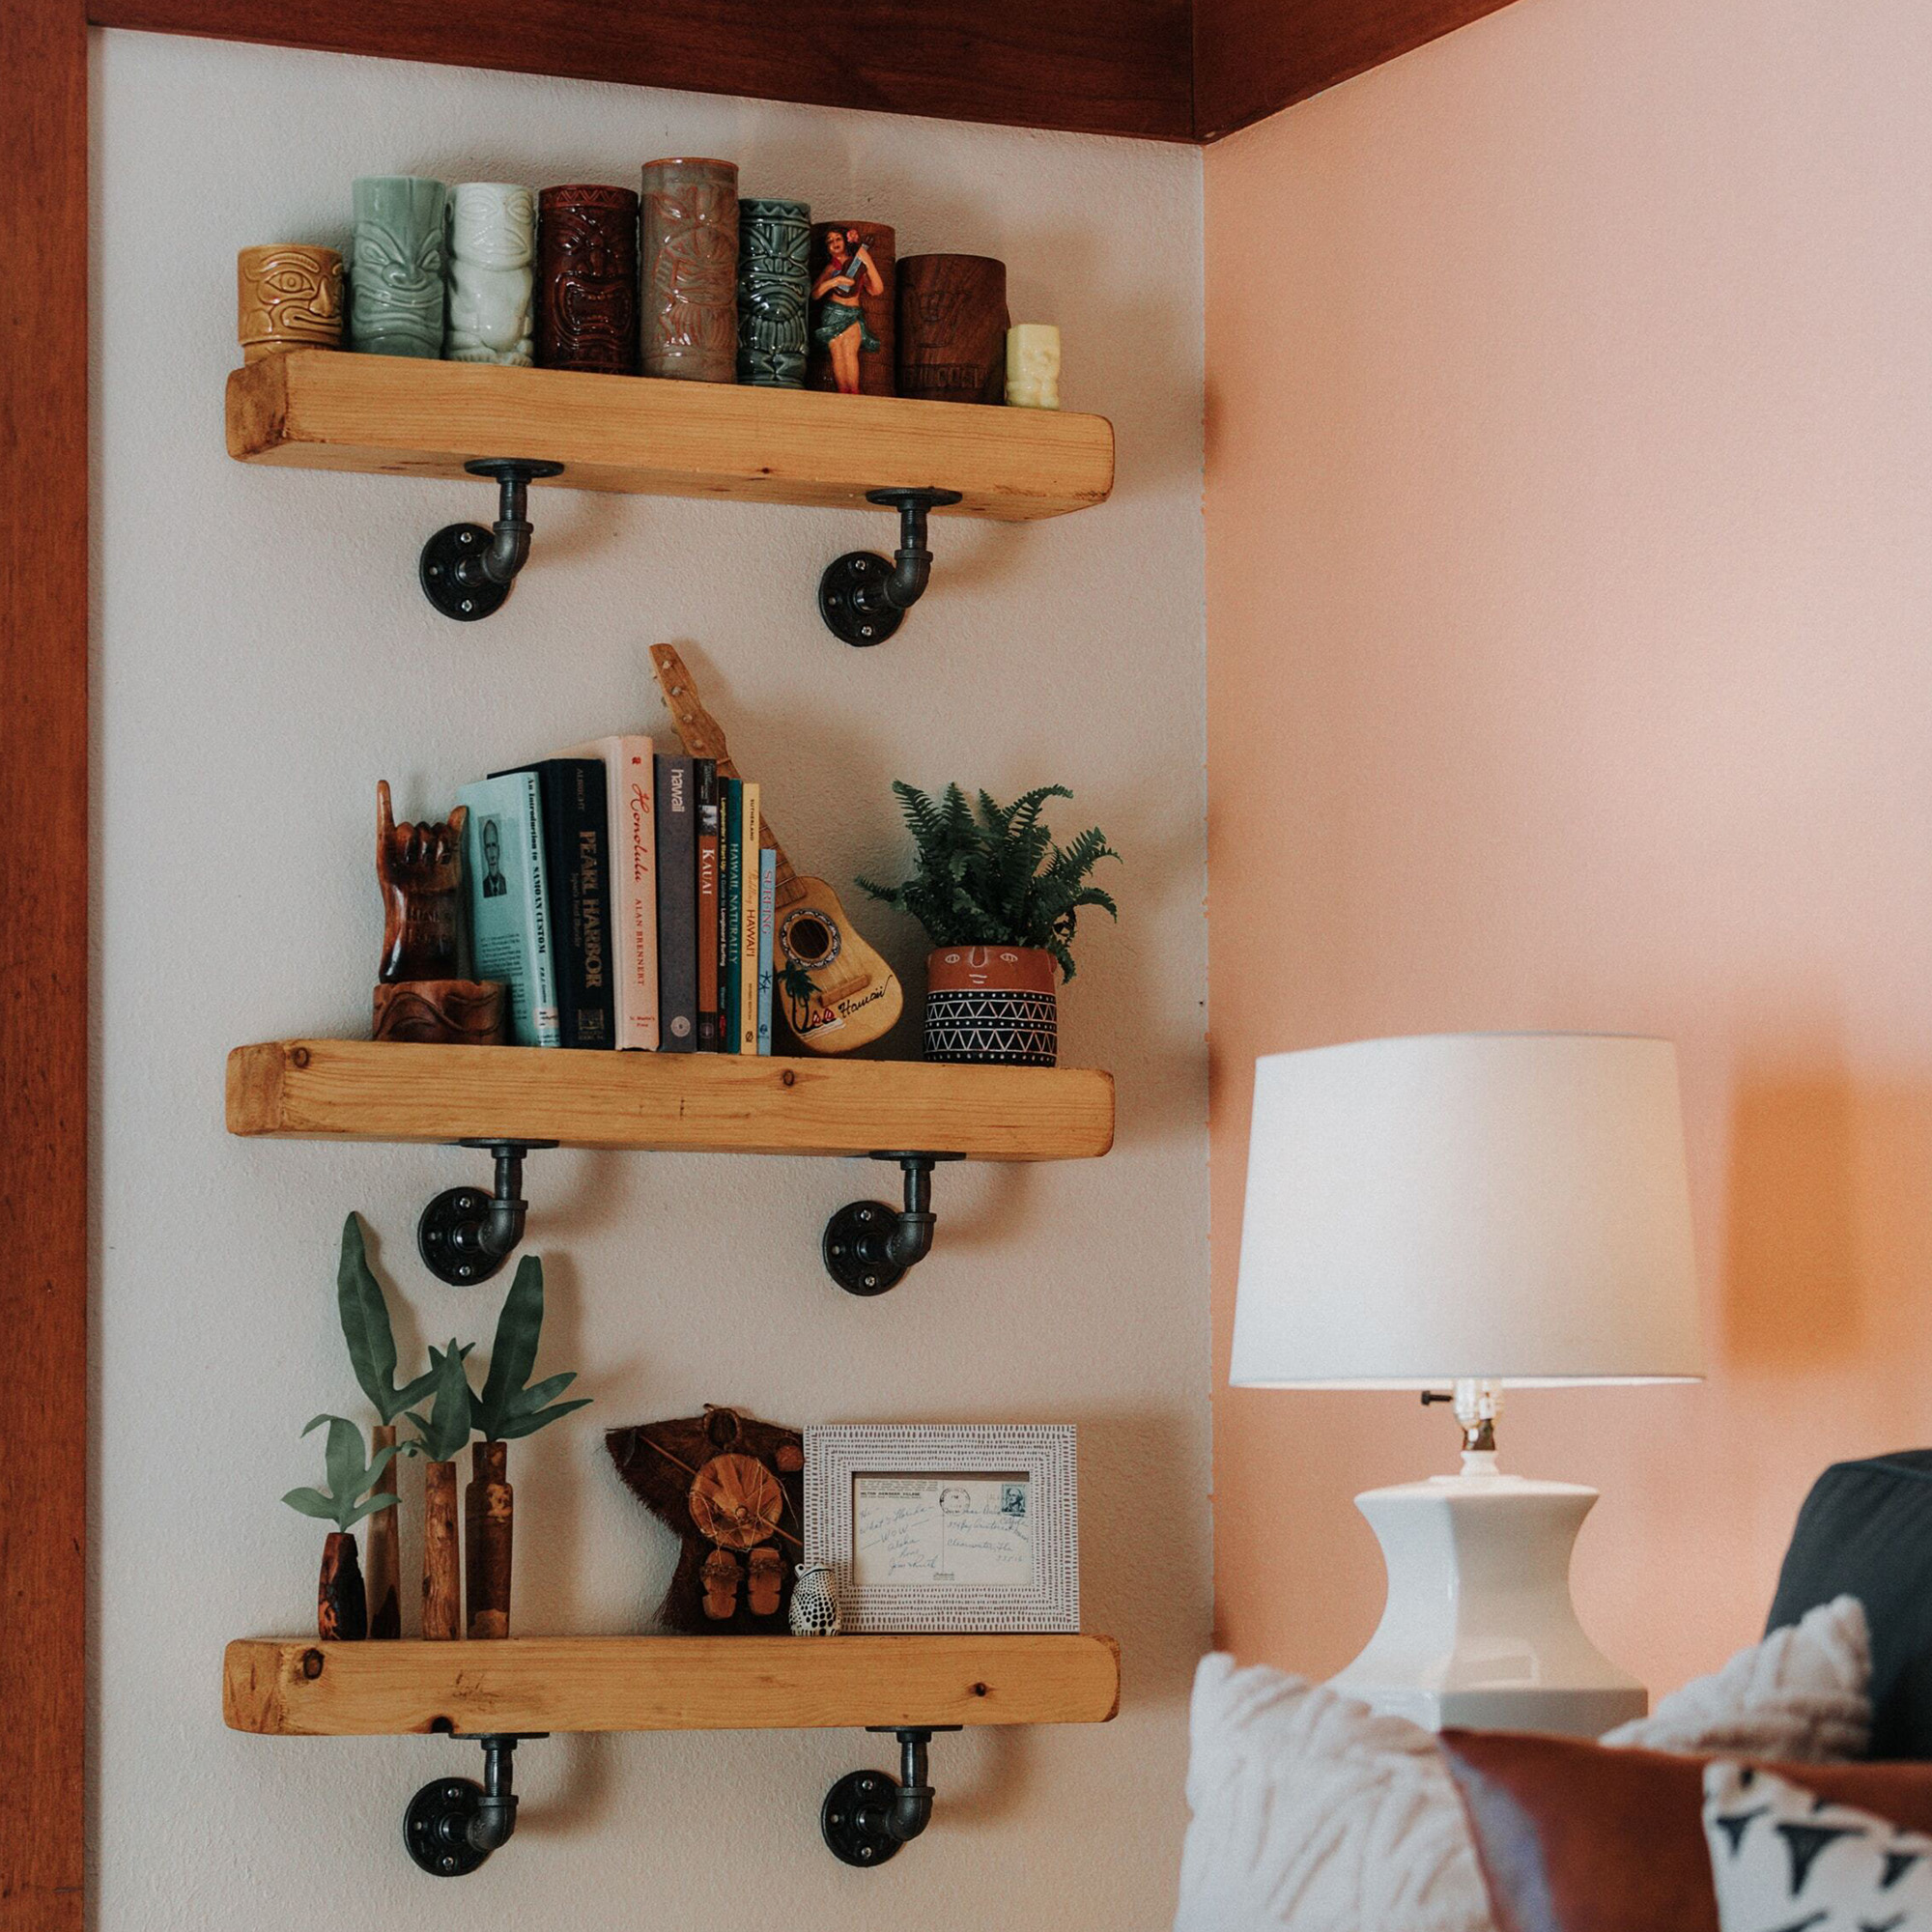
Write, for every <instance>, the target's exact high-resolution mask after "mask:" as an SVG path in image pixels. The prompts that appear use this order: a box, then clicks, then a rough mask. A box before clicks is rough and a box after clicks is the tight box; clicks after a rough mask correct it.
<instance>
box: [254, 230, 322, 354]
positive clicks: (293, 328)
mask: <svg viewBox="0 0 1932 1932" xmlns="http://www.w3.org/2000/svg"><path fill="white" fill-rule="evenodd" d="M235 282H236V297H237V306H236V326H235V333H236V335H237V336H238V337H239V338H240V340H241V359H242V360H243V361H244V362H254V361H258V360H259V359H260V358H261V357H262V356H264V355H281V354H283V353H284V352H285V351H287V350H290V349H340V348H341V347H342V257H341V256H340V255H338V254H337V253H336V252H335V250H334V249H333V248H313V247H310V246H309V244H308V243H307V242H305V241H282V242H278V243H276V244H275V245H274V246H273V247H270V248H244V249H242V250H241V253H240V254H239V255H237V256H236V258H235Z"/></svg>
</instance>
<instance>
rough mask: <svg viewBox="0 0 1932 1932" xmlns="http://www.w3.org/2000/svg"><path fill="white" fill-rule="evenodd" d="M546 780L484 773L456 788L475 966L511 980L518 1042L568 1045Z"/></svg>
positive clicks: (488, 976) (479, 973)
mask: <svg viewBox="0 0 1932 1932" xmlns="http://www.w3.org/2000/svg"><path fill="white" fill-rule="evenodd" d="M540 793H541V787H540V786H539V784H538V781H537V778H536V775H535V773H533V772H510V773H507V774H505V775H504V776H503V777H501V778H495V779H479V780H478V781H476V782H475V783H474V784H467V785H465V786H464V787H463V789H462V790H461V791H460V792H458V793H457V795H456V800H457V803H458V804H459V805H464V806H468V807H469V823H468V824H467V825H466V826H465V827H464V831H463V872H464V880H465V885H466V888H467V892H468V896H469V952H470V970H471V971H472V972H473V973H474V974H475V976H476V977H477V979H479V980H501V981H502V983H503V984H504V985H505V986H507V987H508V988H509V1002H510V1034H511V1037H512V1038H514V1039H515V1040H516V1042H517V1044H518V1045H519V1046H561V1045H562V1044H563V1030H562V1027H561V1024H560V1021H559V1015H558V1012H557V1004H556V962H555V957H554V953H553V952H552V949H551V938H550V903H549V901H550V895H549V891H548V882H547V880H546V878H545V867H544V838H543V806H542V803H541V796H540Z"/></svg>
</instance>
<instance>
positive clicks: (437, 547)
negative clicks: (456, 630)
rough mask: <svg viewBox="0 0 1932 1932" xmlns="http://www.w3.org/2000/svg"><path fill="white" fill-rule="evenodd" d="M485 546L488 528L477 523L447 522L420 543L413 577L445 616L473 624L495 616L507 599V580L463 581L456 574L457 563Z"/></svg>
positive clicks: (488, 541)
mask: <svg viewBox="0 0 1932 1932" xmlns="http://www.w3.org/2000/svg"><path fill="white" fill-rule="evenodd" d="M489 548H490V532H489V531H488V530H486V529H484V528H483V527H482V526H480V525H478V524H447V525H445V526H443V527H442V528H441V529H440V530H438V531H437V533H436V534H435V536H433V537H431V538H430V540H429V541H428V543H426V544H424V545H423V547H422V556H421V558H420V560H419V561H418V563H417V565H416V577H417V580H418V582H420V583H421V584H422V593H423V595H424V596H425V597H427V598H428V599H429V601H430V602H431V603H432V604H434V605H435V606H436V608H437V609H438V610H439V611H441V612H442V614H443V615H444V616H445V617H454V618H455V619H456V621H457V622H458V623H459V624H473V623H475V622H476V621H477V619H478V618H480V617H492V616H495V615H496V613H497V611H500V610H501V609H502V608H503V606H504V604H505V603H507V602H508V601H509V596H510V586H509V584H507V583H492V582H490V581H489V580H488V579H487V578H486V579H484V580H483V581H482V582H477V583H464V582H461V581H460V579H459V578H458V576H457V565H458V564H460V563H462V562H463V561H464V560H465V559H466V558H472V557H478V556H481V555H482V554H483V553H484V552H485V551H486V550H488V549H489Z"/></svg>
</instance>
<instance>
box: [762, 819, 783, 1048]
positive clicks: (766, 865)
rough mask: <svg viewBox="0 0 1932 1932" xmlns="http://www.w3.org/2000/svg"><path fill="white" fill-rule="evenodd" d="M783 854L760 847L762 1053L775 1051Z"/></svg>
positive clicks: (766, 847) (769, 848) (768, 847)
mask: <svg viewBox="0 0 1932 1932" xmlns="http://www.w3.org/2000/svg"><path fill="white" fill-rule="evenodd" d="M778 910H779V855H778V854H777V853H776V852H774V851H773V850H772V848H771V847H770V846H769V845H761V846H760V847H759V848H758V1051H759V1052H760V1053H769V1052H771V1050H772V940H773V937H774V930H775V927H776V926H777V923H778Z"/></svg>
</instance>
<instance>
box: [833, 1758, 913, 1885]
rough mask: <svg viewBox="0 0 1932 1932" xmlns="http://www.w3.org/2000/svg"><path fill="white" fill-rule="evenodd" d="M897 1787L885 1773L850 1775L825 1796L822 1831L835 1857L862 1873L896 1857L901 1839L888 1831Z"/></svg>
mask: <svg viewBox="0 0 1932 1932" xmlns="http://www.w3.org/2000/svg"><path fill="white" fill-rule="evenodd" d="M897 1795H898V1786H897V1784H896V1783H895V1781H894V1780H893V1779H892V1778H890V1777H888V1776H886V1775H885V1774H884V1773H883V1772H878V1771H854V1772H848V1773H847V1774H846V1775H845V1776H843V1777H841V1778H840V1779H839V1780H838V1783H837V1784H835V1785H834V1786H833V1787H832V1789H831V1790H830V1791H828V1792H827V1793H826V1794H825V1803H824V1804H823V1805H822V1806H821V1807H820V1809H819V1814H818V1829H819V1832H820V1833H821V1834H822V1835H823V1836H824V1839H825V1842H826V1844H827V1846H828V1847H829V1848H830V1849H831V1851H832V1853H833V1856H834V1857H836V1858H838V1859H841V1860H843V1861H844V1862H845V1863H846V1864H848V1865H857V1866H859V1867H860V1869H861V1870H863V1869H865V1868H866V1867H867V1866H868V1865H882V1864H884V1863H885V1862H886V1861H887V1860H888V1859H892V1858H896V1857H897V1856H898V1853H899V1851H900V1849H901V1848H900V1844H899V1841H898V1839H896V1838H895V1837H894V1836H893V1834H892V1833H891V1832H889V1831H888V1830H887V1829H886V1824H885V1821H886V1819H887V1818H888V1817H889V1816H890V1815H891V1813H892V1805H893V1800H894V1799H895V1797H896V1796H897Z"/></svg>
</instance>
